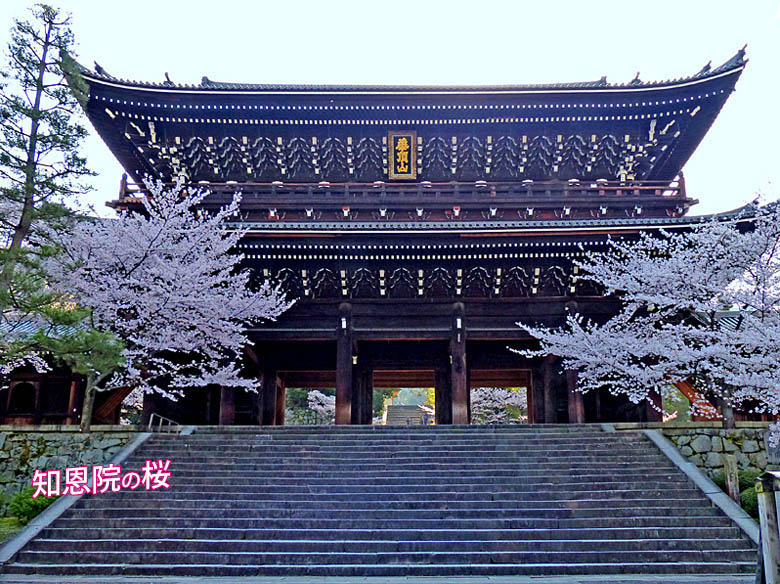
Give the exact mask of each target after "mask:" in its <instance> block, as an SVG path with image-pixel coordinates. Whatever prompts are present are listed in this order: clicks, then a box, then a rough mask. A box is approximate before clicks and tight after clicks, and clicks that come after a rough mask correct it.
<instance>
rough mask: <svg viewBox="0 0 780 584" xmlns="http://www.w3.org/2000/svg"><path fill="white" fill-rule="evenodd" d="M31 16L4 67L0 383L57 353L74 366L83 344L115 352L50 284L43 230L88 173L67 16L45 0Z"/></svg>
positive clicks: (17, 26) (59, 220)
mask: <svg viewBox="0 0 780 584" xmlns="http://www.w3.org/2000/svg"><path fill="white" fill-rule="evenodd" d="M31 16H32V18H31V19H30V20H21V21H15V22H14V25H13V27H12V29H11V35H10V36H11V40H10V42H9V45H8V48H7V66H6V67H3V68H2V70H0V90H1V91H0V333H2V334H0V385H2V382H3V381H4V380H6V379H7V374H8V373H10V372H11V371H13V369H15V368H17V367H19V366H24V365H32V366H34V367H36V368H37V369H38V370H45V369H46V368H47V367H48V364H49V362H50V361H51V360H52V359H54V360H57V356H58V354H59V353H62V354H63V355H64V356H66V357H67V359H68V360H69V361H73V362H74V365H75V369H76V370H80V369H82V368H83V367H82V364H77V363H75V359H76V358H75V356H76V355H79V354H83V351H84V349H85V348H87V349H89V350H90V351H91V353H90V355H89V358H90V359H95V358H98V357H99V360H101V361H102V360H104V359H106V358H108V359H110V358H112V357H110V355H114V356H115V355H116V351H115V350H114V348H113V347H114V343H113V341H111V340H110V339H107V338H106V336H105V335H102V334H99V333H97V332H96V331H91V330H89V329H88V327H86V328H85V327H84V325H83V320H84V316H85V314H86V313H85V311H83V310H81V309H80V308H79V307H78V306H77V305H74V304H73V303H72V302H69V301H68V299H67V298H62V297H61V295H60V294H59V293H57V292H56V291H53V290H51V289H50V288H49V287H48V283H47V276H46V273H45V271H44V270H43V269H42V265H41V262H42V261H43V260H45V258H47V257H50V256H51V255H52V254H55V253H57V250H56V247H54V246H52V245H51V242H50V241H48V239H47V234H49V233H51V232H56V231H57V230H58V229H60V228H61V227H62V226H63V224H64V223H65V222H66V221H68V220H69V219H71V218H72V217H73V211H71V209H70V208H69V207H68V206H67V205H66V204H67V203H69V202H71V201H72V200H73V199H74V198H75V197H76V196H77V195H79V194H83V193H86V192H87V191H88V190H89V187H88V185H87V184H86V182H85V179H87V178H88V177H89V176H90V175H91V174H92V173H91V172H90V171H89V170H88V168H87V166H86V162H85V159H84V158H83V157H82V156H81V155H80V153H79V148H80V146H81V142H82V141H83V139H84V137H85V136H86V130H85V128H84V126H82V125H81V124H80V123H79V119H80V108H79V107H78V103H77V100H76V98H75V97H74V92H72V91H71V90H70V88H69V87H68V84H67V83H66V77H67V75H66V73H67V71H68V70H69V68H70V67H72V63H73V62H72V59H71V58H70V57H69V55H68V52H69V51H71V50H72V48H73V34H72V32H71V30H70V17H69V16H67V15H64V14H62V13H61V12H60V11H59V10H57V9H54V8H52V7H50V6H47V5H44V4H37V5H35V6H34V7H33V8H32V9H31ZM90 343H94V344H90ZM108 347H111V350H110V351H108V352H104V351H105V350H106V349H107V348H108Z"/></svg>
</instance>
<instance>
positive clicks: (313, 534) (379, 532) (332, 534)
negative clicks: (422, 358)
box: [40, 522, 746, 541]
mask: <svg viewBox="0 0 780 584" xmlns="http://www.w3.org/2000/svg"><path fill="white" fill-rule="evenodd" d="M85 524H86V522H85ZM40 537H42V538H47V539H72V540H81V539H102V538H109V539H149V540H157V539H199V540H203V539H219V540H236V539H238V540H252V539H262V540H288V539H296V540H297V539H317V540H320V539H324V540H344V539H346V540H363V541H374V540H376V541H380V540H381V541H386V540H390V541H429V540H451V541H461V540H477V539H486V540H491V541H492V540H512V541H520V540H526V539H529V540H536V539H550V540H558V539H567V540H568V539H577V540H582V541H591V540H602V539H645V540H656V539H663V540H676V539H680V540H683V539H685V540H687V539H718V540H721V539H736V540H740V541H746V540H745V539H744V537H743V535H742V532H741V531H740V530H739V528H737V527H734V526H727V527H690V526H684V527H650V528H642V527H617V528H615V527H612V528H609V527H607V528H596V527H589V528H559V529H548V528H546V527H545V528H535V529H471V530H463V529H442V528H434V529H422V528H420V529H395V528H385V529H381V528H380V529H360V528H356V529H352V528H343V529H318V528H311V527H307V528H304V529H274V528H268V529H246V528H244V527H233V528H216V527H206V528H198V527H193V526H191V525H174V526H156V525H153V526H151V527H141V526H133V527H115V528H111V529H108V530H97V529H93V528H91V527H60V526H59V523H57V524H56V526H54V527H47V528H45V529H44V530H42V531H41V533H40Z"/></svg>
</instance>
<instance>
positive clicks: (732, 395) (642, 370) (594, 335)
mask: <svg viewBox="0 0 780 584" xmlns="http://www.w3.org/2000/svg"><path fill="white" fill-rule="evenodd" d="M754 211H755V216H754V218H753V222H754V228H752V229H746V228H745V225H744V224H743V225H742V226H740V225H739V224H738V223H737V222H735V221H734V220H730V221H718V220H713V221H709V222H705V223H702V224H700V225H698V226H696V227H694V228H693V229H691V230H690V231H689V232H677V233H666V232H662V233H661V234H660V235H658V236H653V235H651V234H648V233H643V234H642V235H641V236H640V238H639V240H638V241H626V240H611V241H609V246H608V249H607V252H606V253H601V254H594V253H590V254H588V255H587V257H586V259H585V260H584V261H581V262H577V265H578V266H579V267H580V268H582V269H583V270H584V272H585V274H584V276H583V278H584V279H588V280H591V281H593V282H595V283H596V284H597V285H599V286H601V287H603V288H604V289H605V290H606V292H607V293H609V294H615V295H616V296H617V297H618V298H620V299H621V301H622V309H621V310H620V312H619V313H618V314H617V315H616V316H615V317H613V318H611V319H610V320H608V321H607V322H606V323H603V324H597V323H594V322H590V321H584V319H583V318H582V317H580V316H579V315H578V314H572V315H569V316H568V317H567V319H566V326H565V327H564V328H561V329H548V328H544V327H535V326H531V325H528V324H526V323H518V325H519V326H520V327H522V328H523V329H525V330H526V331H528V332H529V333H530V334H531V335H533V336H534V337H536V338H538V339H539V340H540V342H541V350H540V351H520V352H521V353H522V354H524V355H526V356H539V355H546V354H553V355H559V356H561V357H563V358H564V367H565V368H566V369H570V370H576V371H578V372H579V373H580V375H579V390H580V391H583V392H586V391H591V390H597V389H600V388H607V389H609V391H611V392H612V393H613V394H616V395H625V396H626V397H627V398H628V399H629V400H630V401H632V402H633V403H639V402H640V401H642V400H645V399H647V398H648V395H649V393H650V392H651V391H653V390H656V389H657V390H658V391H661V392H662V393H663V392H664V391H666V388H667V387H668V385H669V384H670V383H674V382H676V381H682V380H687V379H693V380H694V381H695V384H696V387H697V389H699V390H700V391H702V392H703V393H704V394H705V395H707V396H708V397H710V398H711V399H713V400H715V401H716V402H717V401H719V402H720V403H721V405H722V406H723V408H724V418H728V417H729V416H728V415H727V412H726V410H727V408H728V410H730V408H731V407H733V406H739V405H740V404H758V406H753V407H754V408H755V410H754V411H764V412H769V413H772V414H777V413H779V412H780V391H778V387H780V360H778V359H777V355H778V354H780V206H778V205H777V204H775V205H772V206H767V207H764V208H760V209H759V208H754ZM724 309H727V311H725V312H724Z"/></svg>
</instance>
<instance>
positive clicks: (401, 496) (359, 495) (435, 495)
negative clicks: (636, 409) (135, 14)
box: [95, 486, 703, 504]
mask: <svg viewBox="0 0 780 584" xmlns="http://www.w3.org/2000/svg"><path fill="white" fill-rule="evenodd" d="M207 493H208V494H210V495H211V497H212V498H213V499H215V500H216V499H219V497H220V496H226V497H227V498H229V499H243V500H250V501H286V502H289V503H291V504H299V503H300V502H301V501H305V500H312V498H311V495H313V493H311V492H310V491H308V490H307V491H305V492H304V493H300V494H296V495H290V494H289V493H284V492H281V493H272V492H268V491H267V490H263V489H258V491H257V492H254V491H241V492H235V491H234V492H230V493H225V490H224V489H223V488H221V487H215V488H209V487H206V486H203V487H199V488H197V489H195V490H194V491H187V490H182V489H173V488H172V489H162V490H155V491H143V490H141V491H123V492H121V493H118V494H112V495H108V493H105V494H99V495H95V496H97V497H106V498H108V497H109V496H118V497H119V498H130V499H133V498H138V499H141V500H143V499H146V500H148V501H152V500H153V499H157V500H159V499H165V498H170V499H175V498H177V497H179V496H181V495H187V496H188V497H189V495H193V494H201V495H205V494H207ZM307 495H309V496H307ZM320 495H321V497H322V498H323V499H330V500H334V501H355V502H357V501H373V500H376V498H378V497H379V498H387V499H393V500H395V501H421V500H429V501H516V502H518V503H519V502H527V503H530V502H542V501H545V502H546V501H557V500H560V498H561V496H562V495H564V494H563V493H558V492H554V491H526V492H517V491H506V490H502V491H490V490H484V491H472V492H468V493H462V492H451V493H448V492H430V491H427V490H424V489H421V490H419V491H415V492H398V491H395V490H384V491H380V490H377V489H365V490H362V491H356V490H354V489H346V490H343V491H327V492H324V493H320ZM565 496H566V498H567V499H568V500H570V501H578V500H581V499H588V500H593V499H598V500H601V501H610V500H620V499H647V498H656V497H657V498H664V497H669V498H673V499H680V498H685V497H688V498H694V499H695V498H699V497H703V495H702V494H701V492H700V491H699V490H698V489H695V488H693V487H691V488H685V489H662V490H661V489H659V490H649V489H625V490H620V491H604V490H593V491H575V492H571V493H565ZM314 501H315V503H316V499H314Z"/></svg>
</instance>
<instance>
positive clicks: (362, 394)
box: [351, 355, 374, 425]
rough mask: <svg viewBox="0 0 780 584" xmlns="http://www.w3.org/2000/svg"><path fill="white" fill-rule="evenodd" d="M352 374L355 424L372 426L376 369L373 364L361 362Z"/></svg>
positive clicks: (359, 357)
mask: <svg viewBox="0 0 780 584" xmlns="http://www.w3.org/2000/svg"><path fill="white" fill-rule="evenodd" d="M361 359H362V356H360V355H359V356H358V364H357V366H356V367H355V368H354V371H353V374H352V416H351V421H352V423H353V424H363V425H370V424H371V422H372V420H373V417H374V416H373V413H374V412H373V410H374V368H373V366H372V364H371V363H365V362H362V361H361Z"/></svg>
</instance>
